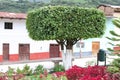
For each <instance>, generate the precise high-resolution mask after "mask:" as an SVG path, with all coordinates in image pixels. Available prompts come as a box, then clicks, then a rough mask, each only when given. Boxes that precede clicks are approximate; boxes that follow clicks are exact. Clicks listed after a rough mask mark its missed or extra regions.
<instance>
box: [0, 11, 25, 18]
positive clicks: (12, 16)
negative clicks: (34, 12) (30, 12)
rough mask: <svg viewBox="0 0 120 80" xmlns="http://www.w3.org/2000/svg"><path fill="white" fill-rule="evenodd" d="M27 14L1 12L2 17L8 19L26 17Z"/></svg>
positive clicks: (0, 16)
mask: <svg viewBox="0 0 120 80" xmlns="http://www.w3.org/2000/svg"><path fill="white" fill-rule="evenodd" d="M26 17H27V14H25V13H9V12H0V18H6V19H26Z"/></svg>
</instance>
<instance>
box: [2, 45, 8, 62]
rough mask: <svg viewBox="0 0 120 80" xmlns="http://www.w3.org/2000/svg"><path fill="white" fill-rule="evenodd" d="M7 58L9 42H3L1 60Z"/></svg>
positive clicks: (6, 59)
mask: <svg viewBox="0 0 120 80" xmlns="http://www.w3.org/2000/svg"><path fill="white" fill-rule="evenodd" d="M8 60H9V44H8V43H4V44H3V61H8Z"/></svg>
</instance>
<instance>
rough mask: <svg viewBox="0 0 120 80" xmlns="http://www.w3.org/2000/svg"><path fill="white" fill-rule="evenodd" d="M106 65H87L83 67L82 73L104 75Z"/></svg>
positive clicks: (94, 75)
mask: <svg viewBox="0 0 120 80" xmlns="http://www.w3.org/2000/svg"><path fill="white" fill-rule="evenodd" d="M106 72H107V71H106V67H105V66H98V65H95V66H88V67H87V68H86V69H85V72H84V75H90V76H91V77H96V76H104V75H105V74H106Z"/></svg>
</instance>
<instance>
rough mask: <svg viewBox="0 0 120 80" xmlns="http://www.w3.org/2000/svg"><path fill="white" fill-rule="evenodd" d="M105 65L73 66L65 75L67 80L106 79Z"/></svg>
mask: <svg viewBox="0 0 120 80" xmlns="http://www.w3.org/2000/svg"><path fill="white" fill-rule="evenodd" d="M106 73H107V72H106V67H105V66H97V65H95V66H88V67H87V68H81V67H78V66H73V67H72V68H71V69H69V70H67V71H66V77H67V79H68V80H107V76H106Z"/></svg>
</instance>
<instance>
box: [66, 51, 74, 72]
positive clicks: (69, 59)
mask: <svg viewBox="0 0 120 80" xmlns="http://www.w3.org/2000/svg"><path fill="white" fill-rule="evenodd" d="M72 53H73V51H72V49H67V50H66V53H65V54H64V55H65V60H64V62H65V66H64V67H65V70H68V69H69V68H71V67H72Z"/></svg>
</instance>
